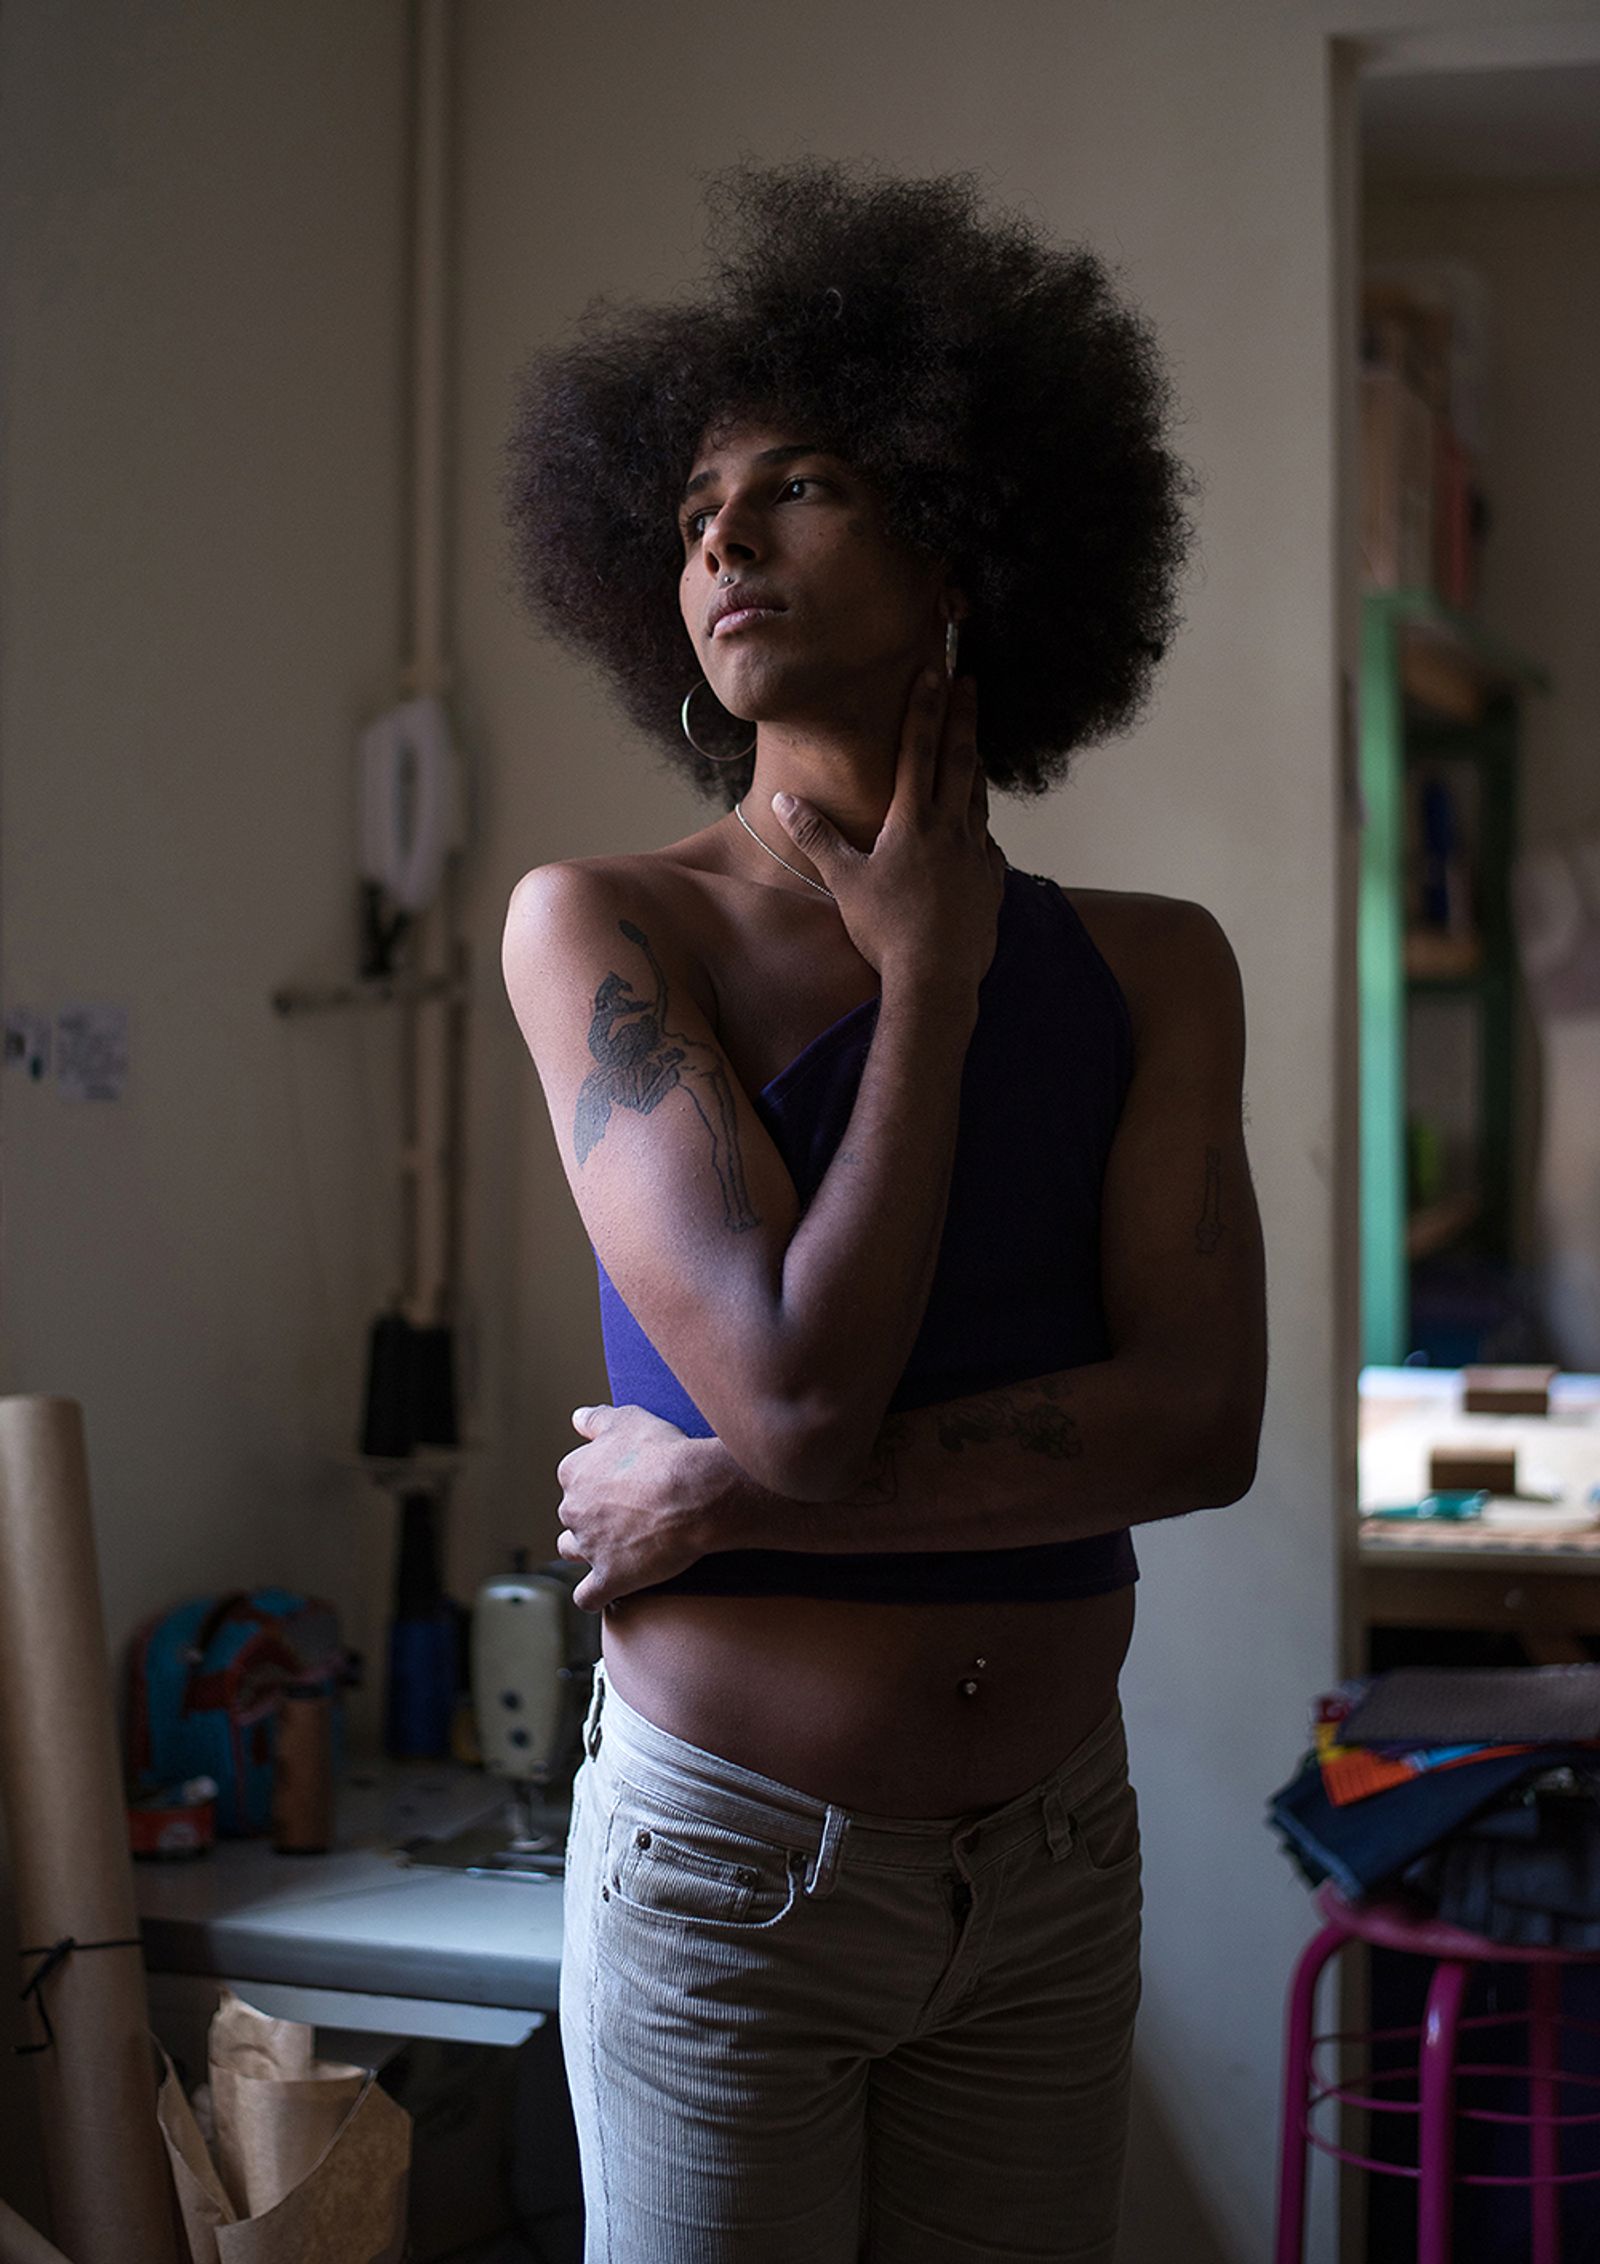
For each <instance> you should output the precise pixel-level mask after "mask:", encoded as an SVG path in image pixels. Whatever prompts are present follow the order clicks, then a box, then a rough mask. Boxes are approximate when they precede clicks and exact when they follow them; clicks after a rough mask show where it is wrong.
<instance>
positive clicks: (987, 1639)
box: [603, 1587, 1134, 1817]
mask: <svg viewBox="0 0 1600 2264" xmlns="http://www.w3.org/2000/svg"><path fill="white" fill-rule="evenodd" d="M1133 1617H1134V1591H1133V1589H1132V1587H1126V1588H1117V1589H1113V1590H1112V1591H1111V1592H1110V1593H1109V1594H1106V1595H1099V1596H1074V1597H1068V1598H1064V1599H1060V1600H1058V1601H1054V1602H1048V1603H971V1604H966V1603H962V1604H924V1603H904V1604H900V1603H896V1604H878V1603H871V1604H864V1603H843V1602H839V1601H837V1600H835V1599H832V1598H827V1599H824V1598H819V1597H811V1596H650V1595H639V1596H630V1597H624V1598H623V1599H622V1600H621V1601H620V1602H619V1603H616V1604H613V1605H611V1606H609V1607H608V1609H607V1611H606V1614H605V1623H604V1638H603V1640H604V1647H605V1664H606V1675H607V1679H608V1681H609V1682H610V1684H611V1686H612V1688H613V1689H615V1690H616V1692H617V1693H618V1695H619V1696H620V1697H621V1698H622V1699H623V1700H624V1701H625V1702H626V1703H627V1704H628V1705H629V1706H631V1707H632V1708H633V1709H634V1711H635V1712H636V1713H639V1714H642V1715H643V1716H644V1717H645V1719H646V1720H647V1721H651V1722H654V1723H655V1724H656V1725H657V1726H658V1727H659V1728H661V1729H665V1730H667V1731H669V1732H670V1733H671V1734H672V1735H673V1736H674V1737H681V1738H683V1739H685V1740H686V1741H687V1742H688V1743H689V1744H690V1745H698V1746H700V1747H702V1748H703V1749H704V1750H706V1751H708V1752H712V1753H716V1754H720V1755H721V1756H722V1758H723V1759H724V1760H728V1761H734V1762H737V1763H739V1764H740V1766H742V1767H744V1768H747V1769H754V1770H756V1771H758V1772H759V1773H760V1774H761V1775H762V1776H767V1777H773V1778H776V1779H777V1781H778V1782H779V1783H780V1784H786V1785H791V1786H793V1787H794V1788H795V1789H796V1790H797V1791H800V1792H806V1793H810V1794H811V1795H812V1796H813V1797H814V1798H816V1799H819V1800H830V1801H835V1802H837V1803H838V1805H839V1806H840V1807H843V1808H852V1809H856V1810H860V1811H863V1812H865V1813H867V1814H871V1815H877V1816H922V1817H935V1816H960V1815H968V1814H971V1813H972V1811H973V1810H975V1809H981V1808H988V1807H997V1806H999V1805H1001V1804H1002V1803H1003V1802H1005V1801H1007V1800H1011V1799H1013V1798H1015V1796H1016V1795H1017V1794H1018V1793H1021V1792H1026V1791H1027V1790H1028V1789H1029V1787H1030V1786H1032V1785H1034V1784H1037V1783H1038V1782H1039V1780H1040V1779H1041V1778H1042V1777H1045V1776H1047V1775H1048V1774H1049V1773H1050V1771H1051V1770H1052V1769H1054V1768H1055V1767H1057V1766H1058V1764H1059V1763H1061V1762H1062V1761H1064V1760H1066V1758H1067V1757H1068V1755H1069V1754H1070V1753H1072V1752H1073V1751H1074V1750H1075V1749H1076V1747H1078V1746H1079V1745H1081V1744H1082V1743H1083V1741H1084V1739H1085V1738H1086V1737H1087V1736H1088V1735H1089V1733H1090V1732H1091V1731H1092V1730H1093V1729H1095V1728H1096V1727H1097V1726H1098V1725H1099V1723H1100V1722H1101V1721H1102V1720H1103V1719H1104V1718H1105V1716H1106V1715H1107V1714H1108V1713H1109V1712H1110V1710H1111V1707H1112V1704H1113V1702H1114V1700H1115V1698H1116V1695H1117V1676H1118V1673H1119V1671H1120V1669H1121V1666H1122V1662H1123V1660H1124V1658H1125V1657H1126V1656H1127V1651H1128V1644H1129V1641H1130V1639H1131V1637H1132V1633H1133ZM980 1660H981V1661H982V1662H983V1663H982V1665H981V1666H980V1665H978V1664H977V1662H978V1661H980ZM968 1683H976V1685H977V1688H976V1689H975V1690H973V1691H970V1692H969V1691H968V1690H967V1688H966V1687H965V1685H967V1684H968Z"/></svg>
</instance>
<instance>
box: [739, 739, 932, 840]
mask: <svg viewBox="0 0 1600 2264" xmlns="http://www.w3.org/2000/svg"><path fill="white" fill-rule="evenodd" d="M897 754H898V750H897V748H896V746H895V744H894V742H893V740H892V739H891V740H888V741H887V742H886V741H885V739H884V737H883V735H882V734H881V733H876V732H875V733H871V734H868V733H864V732H863V733H856V732H852V731H849V730H847V729H839V730H834V731H829V732H821V731H818V730H814V729H794V728H791V727H790V726H787V725H784V724H763V725H762V726H761V728H760V730H759V732H758V734H757V740H756V768H755V776H754V778H753V779H752V780H751V783H750V791H749V793H748V794H747V795H746V796H745V810H746V814H747V815H750V816H753V817H754V818H755V820H756V823H757V824H758V825H759V826H760V828H761V830H762V832H763V833H764V834H768V835H771V836H772V837H773V838H775V839H777V838H778V837H780V836H781V839H780V841H779V846H781V847H783V848H784V854H785V855H786V856H797V855H798V852H797V851H796V850H795V849H794V846H793V844H792V843H790V842H789V841H788V835H787V833H785V831H784V829H783V827H782V826H781V825H779V823H778V820H777V818H776V817H775V816H774V814H773V809H772V797H773V795H774V794H780V793H782V794H796V795H798V796H799V797H800V799H801V800H802V801H805V802H809V803H810V804H811V805H812V807H813V808H814V809H817V810H820V811H821V812H822V814H823V816H824V817H826V818H827V819H829V820H830V822H831V823H832V824H833V825H834V826H836V827H837V828H838V830H839V832H840V833H842V834H843V835H844V838H845V839H846V841H848V842H849V843H850V844H851V845H852V847H853V848H856V849H860V850H863V851H868V850H870V849H871V847H872V845H873V843H874V842H875V841H876V840H877V838H878V834H879V831H880V829H881V827H882V825H883V820H884V816H885V814H886V812H887V811H888V808H889V804H890V802H891V801H892V800H893V798H894V778H895V766H896V761H897Z"/></svg>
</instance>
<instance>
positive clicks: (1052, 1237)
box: [595, 867, 1139, 1603]
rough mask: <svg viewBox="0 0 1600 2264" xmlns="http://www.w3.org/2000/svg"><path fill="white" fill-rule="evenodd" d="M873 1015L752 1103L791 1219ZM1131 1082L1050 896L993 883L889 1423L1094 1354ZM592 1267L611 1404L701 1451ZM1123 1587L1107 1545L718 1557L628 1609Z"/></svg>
mask: <svg viewBox="0 0 1600 2264" xmlns="http://www.w3.org/2000/svg"><path fill="white" fill-rule="evenodd" d="M877 1015H878V1002H877V1000H876V999H869V1000H867V1001H866V1002H865V1003H864V1004H862V1005H860V1006H856V1007H852V1008H851V1009H850V1011H849V1012H848V1013H847V1014H844V1015H842V1016H841V1017H840V1018H839V1020H838V1021H837V1022H834V1023H833V1024H831V1025H830V1027H829V1028H827V1029H826V1030H824V1031H823V1032H822V1034H821V1036H820V1037H817V1038H814V1039H813V1040H812V1041H811V1043H810V1044H809V1045H808V1046H807V1047H806V1048H805V1050H804V1052H802V1053H800V1054H799V1055H797V1056H796V1058H795V1059H794V1060H793V1061H791V1062H790V1063H789V1065H788V1067H787V1068H786V1069H780V1070H779V1072H778V1074H777V1076H776V1077H774V1078H773V1079H772V1080H771V1082H770V1083H769V1084H767V1085H764V1086H763V1087H762V1089H761V1091H760V1092H759V1093H758V1094H757V1095H756V1096H755V1107H756V1111H757V1114H758V1115H759V1116H760V1118H761V1120H762V1122H763V1124H764V1125H765V1126H766V1128H767V1131H768V1132H769V1134H770V1135H771V1137H772V1139H773V1141H774V1142H775V1144H776V1146H777V1148H778V1151H779V1153H780V1154H781V1155H782V1157H783V1159H784V1162H785V1163H786V1164H787V1165H788V1167H789V1171H790V1175H791V1176H792V1178H793V1180H794V1183H795V1187H796V1189H797V1191H798V1193H799V1196H800V1201H801V1204H802V1206H804V1205H805V1204H806V1203H808V1202H809V1201H810V1199H811V1197H812V1196H813V1194H815V1192H816V1190H817V1187H818V1186H819V1185H820V1183H821V1180H822V1177H823V1174H824V1172H825V1171H826V1170H827V1168H828V1164H829V1161H830V1159H831V1158H832V1156H833V1153H834V1150H835V1149H836V1148H837V1146H838V1145H839V1142H840V1140H841V1138H842V1137H843V1135H844V1130H845V1126H846V1125H847V1123H848V1122H849V1118H850V1111H851V1109H852V1107H853V1106H854V1104H855V1097H856V1091H857V1087H858V1086H859V1084H860V1080H861V1072H862V1068H863V1065H864V1063H865V1060H866V1055H867V1049H868V1047H869V1046H870V1044H871V1042H872V1033H873V1030H874V1028H875V1027H876V1024H877ZM1132 1065H1133V1037H1132V1030H1131V1026H1130V1023H1129V1019H1128V1009H1127V1003H1126V1001H1125V1000H1124V998H1123V995H1122V991H1121V988H1120V987H1119V985H1118V983H1117V980H1116V977H1115V976H1114V975H1113V974H1112V972H1111V969H1110V968H1109V967H1108V966H1107V964H1106V962H1105V960H1104V959H1103V958H1102V957H1101V955H1100V953H1099V951H1098V950H1097V949H1096V947H1095V945H1094V943H1093V941H1092V940H1091V938H1090V936H1089V933H1088V930H1087V929H1086V928H1085V927H1084V924H1083V922H1082V920H1080V919H1079V917H1078V915H1077V913H1076V912H1075V911H1074V910H1073V908H1072V905H1071V903H1070V902H1069V901H1068V899H1067V897H1066V895H1065V894H1064V893H1063V891H1062V890H1061V889H1060V888H1058V887H1057V885H1056V883H1055V882H1054V881H1050V880H1044V879H1041V878H1039V877H1037V876H1036V875H1034V874H1030V873H1019V872H1017V871H1015V870H1014V869H1013V868H1010V867H1008V868H1007V871H1006V876H1005V893H1004V897H1003V899H1002V903H1001V909H1000V918H999V927H998V934H997V939H996V944H995V955H994V959H993V961H992V962H991V964H990V967H989V971H988V973H987V974H986V975H985V977H984V979H983V984H982V987H981V989H980V991H979V994H978V1019H977V1023H976V1026H975V1028H974V1031H973V1036H972V1042H971V1045H970V1046H969V1048H968V1052H967V1058H966V1063H965V1066H964V1068H963V1072H962V1081H961V1114H960V1122H959V1129H958V1132H957V1140H956V1158H955V1170H954V1176H953V1179H952V1182H951V1190H950V1204H949V1209H948V1213H947V1215H946V1219H945V1228H944V1236H943V1239H942V1241H941V1243H940V1246H939V1258H938V1263H937V1266H936V1268H935V1272H934V1280H933V1288H932V1291H931V1293H930V1295H929V1299H928V1305H927V1310H926V1312H925V1314H924V1316H923V1321H922V1327H921V1329H920V1330H919V1332H918V1334H917V1337H916V1341H915V1342H914V1344H913V1345H912V1348H911V1354H910V1358H909V1359H908V1361H907V1363H906V1366H905V1370H904V1373H903V1375H902V1377H901V1380H900V1384H899V1386H898V1388H897V1389H896V1391H895V1394H894V1397H893V1398H892V1400H891V1401H890V1403H889V1404H890V1407H891V1409H895V1410H899V1409H906V1408H915V1407H927V1406H930V1405H932V1404H933V1403H934V1402H936V1401H939V1400H945V1399H958V1398H961V1397H962V1396H964V1395H965V1394H966V1393H969V1392H977V1391H988V1390H992V1389H996V1388H998V1387H1000V1386H1002V1385H1006V1384H1016V1383H1022V1382H1025V1381H1026V1380H1027V1379H1028V1378H1029V1377H1031V1376H1041V1375H1048V1374H1050V1373H1051V1372H1052V1371H1053V1370H1055V1369H1058V1368H1072V1367H1077V1366H1080V1365H1082V1364H1083V1363H1085V1362H1088V1361H1091V1360H1103V1359H1105V1358H1106V1357H1107V1355H1108V1352H1109V1349H1110V1348H1109V1345H1108V1342H1107V1337H1106V1327H1105V1315H1104V1311H1103V1308H1102V1304H1101V1296H1100V1186H1101V1180H1102V1178H1103V1176H1104V1173H1105V1165H1106V1157H1107V1155H1108V1153H1109V1151H1110V1147H1111V1139H1112V1135H1113V1133H1114V1132H1115V1130H1116V1126H1117V1119H1118V1116H1119V1114H1120V1112H1121V1108H1122V1100H1123V1095H1124V1093H1125V1092H1126V1090H1127V1085H1128V1079H1129V1077H1130V1075H1131V1073H1132ZM595 1262H596V1266H597V1269H598V1272H599V1277H600V1315H601V1324H602V1328H603V1331H604V1337H605V1350H606V1366H607V1370H608V1372H609V1375H610V1379H611V1398H612V1401H613V1403H614V1404H615V1405H616V1406H619V1407H620V1406H627V1405H631V1406H636V1407H647V1408H649V1409H650V1411H651V1412H652V1413H653V1414H656V1415H660V1416H664V1417H665V1418H666V1420H667V1421H668V1422H671V1423H676V1424H677V1425H678V1426H679V1428H680V1429H681V1430H684V1431H687V1432H689V1433H690V1434H691V1435H692V1436H693V1437H695V1438H707V1437H709V1436H710V1434H711V1425H710V1424H709V1423H708V1422H707V1421H706V1419H705V1417H704V1416H703V1415H702V1414H701V1413H700V1410H699V1409H698V1408H697V1407H696V1406H695V1404H694V1402H693V1401H692V1400H691V1399H690V1398H689V1396H688V1394H687V1392H686V1391H685V1390H684V1388H683V1386H682V1385H681V1384H680V1383H679V1381H678V1379H677V1377H676V1376H675V1375H674V1374H673V1373H672V1370H671V1369H670V1368H669V1367H668V1366H667V1364H666V1362H665V1361H664V1360H663V1359H662V1357H661V1355H660V1353H659V1352H657V1350H656V1348H655V1346H654V1345H653V1344H652V1343H651V1342H650V1340H649V1338H648V1337H647V1336H646V1335H645V1333H644V1331H643V1329H642V1328H641V1327H640V1326H639V1323H638V1322H637V1321H636V1320H635V1319H634V1317H633V1315H632V1313H631V1312H630V1311H629V1310H628V1308H627V1306H626V1305H625V1304H624V1303H623V1301H622V1299H621V1297H620V1296H619V1295H618V1294H617V1291H616V1289H615V1287H614V1285H613V1284H612V1282H611V1279H610V1277H609V1275H608V1274H607V1273H606V1270H605V1268H604V1266H602V1265H600V1263H599V1260H598V1258H597V1259H596V1261H595ZM1068 1483H1069V1484H1070V1479H1069V1480H1068ZM871 1514H872V1512H871V1510H870V1509H866V1510H863V1511H862V1516H863V1517H870V1516H871ZM1138 1577H1139V1568H1138V1564H1137V1561H1136V1559H1135V1557H1134V1553H1133V1541H1132V1536H1131V1535H1130V1534H1129V1533H1128V1532H1126V1531H1123V1532H1119V1533H1106V1534H1099V1535H1095V1536H1094V1537H1092V1538H1090V1539H1088V1540H1080V1541H1051V1542H1046V1543H1044V1544H1042V1545H1038V1546H1033V1547H1025V1548H1011V1549H962V1550H942V1549H941V1550H931V1549H930V1550H917V1551H888V1550H884V1551H879V1552H876V1553H872V1554H867V1553H863V1554H860V1555H844V1556H824V1555H821V1554H815V1553H812V1552H809V1551H805V1550H787V1549H728V1550H722V1551H719V1552H718V1553H716V1554H715V1555H712V1556H706V1557H702V1558H701V1559H700V1561H699V1562H698V1563H697V1564H693V1565H691V1566H690V1567H689V1568H688V1569H687V1570H686V1571H684V1572H680V1573H678V1574H677V1575H676V1576H675V1577H674V1578H673V1579H671V1580H663V1581H661V1582H659V1583H657V1584H656V1585H655V1586H653V1587H651V1588H648V1589H644V1590H641V1591H640V1593H641V1594H647V1595H727V1596H750V1595H801V1596H830V1597H847V1598H855V1599H857V1600H858V1601H862V1602H875V1603H903V1602H924V1603H933V1602H952V1603H954V1602H977V1601H1007V1602H1010V1601H1015V1602H1028V1601H1044V1600H1047V1599H1052V1598H1058V1597H1064V1596H1090V1595H1100V1594H1103V1593H1104V1592H1105V1591H1106V1590H1108V1589H1112V1588H1125V1587H1127V1586H1129V1585H1130V1584H1131V1583H1132V1582H1133V1581H1135V1580H1137V1579H1138Z"/></svg>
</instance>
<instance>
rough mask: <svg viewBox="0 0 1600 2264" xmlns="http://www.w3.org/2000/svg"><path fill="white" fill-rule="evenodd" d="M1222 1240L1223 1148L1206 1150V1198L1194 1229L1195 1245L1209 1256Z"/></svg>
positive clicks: (1203, 1254)
mask: <svg viewBox="0 0 1600 2264" xmlns="http://www.w3.org/2000/svg"><path fill="white" fill-rule="evenodd" d="M1221 1240H1222V1150H1221V1149H1220V1148H1207V1150H1206V1199H1205V1206H1204V1208H1203V1209H1202V1211H1201V1213H1200V1217H1199V1220H1198V1222H1197V1224H1196V1226H1195V1230H1194V1246H1195V1248H1196V1249H1197V1250H1198V1251H1199V1253H1200V1255H1201V1257H1202V1258H1209V1257H1210V1255H1211V1253H1212V1251H1213V1250H1215V1248H1216V1246H1217V1244H1218V1243H1219V1242H1220V1241H1221Z"/></svg>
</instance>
